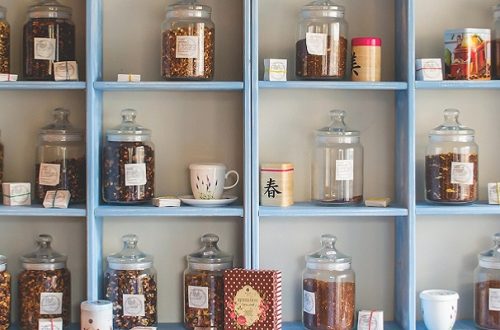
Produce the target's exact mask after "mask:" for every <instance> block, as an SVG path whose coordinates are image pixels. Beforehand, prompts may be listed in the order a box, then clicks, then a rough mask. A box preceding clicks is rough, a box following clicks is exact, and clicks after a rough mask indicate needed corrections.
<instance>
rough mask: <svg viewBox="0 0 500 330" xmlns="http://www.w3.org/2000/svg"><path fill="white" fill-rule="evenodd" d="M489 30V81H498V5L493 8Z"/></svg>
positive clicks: (499, 20) (499, 41) (499, 50)
mask: <svg viewBox="0 0 500 330" xmlns="http://www.w3.org/2000/svg"><path fill="white" fill-rule="evenodd" d="M493 18H494V20H493V28H492V29H491V79H496V80H498V79H500V4H498V5H496V6H495V7H493Z"/></svg>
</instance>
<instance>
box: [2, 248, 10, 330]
mask: <svg viewBox="0 0 500 330" xmlns="http://www.w3.org/2000/svg"><path fill="white" fill-rule="evenodd" d="M10 287H11V276H10V274H9V272H8V271H7V258H5V257H4V256H2V255H0V329H8V328H9V326H10V304H11V294H10Z"/></svg>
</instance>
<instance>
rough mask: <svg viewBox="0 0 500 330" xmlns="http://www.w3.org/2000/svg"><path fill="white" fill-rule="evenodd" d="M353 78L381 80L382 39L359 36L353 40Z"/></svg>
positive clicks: (354, 79)
mask: <svg viewBox="0 0 500 330" xmlns="http://www.w3.org/2000/svg"><path fill="white" fill-rule="evenodd" d="M351 44H352V47H351V52H352V54H351V64H352V65H351V71H352V75H351V80H352V81H380V76H381V60H382V39H380V38H375V37H358V38H352V40H351Z"/></svg>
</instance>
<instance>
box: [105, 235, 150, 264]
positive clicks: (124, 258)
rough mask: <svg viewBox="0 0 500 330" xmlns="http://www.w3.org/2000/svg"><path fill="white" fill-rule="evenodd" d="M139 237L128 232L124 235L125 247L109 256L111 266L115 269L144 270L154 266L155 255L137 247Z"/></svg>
mask: <svg viewBox="0 0 500 330" xmlns="http://www.w3.org/2000/svg"><path fill="white" fill-rule="evenodd" d="M138 240H139V238H138V237H137V235H134V234H128V235H124V236H123V237H122V241H123V249H122V250H121V251H120V252H118V253H115V254H112V255H110V256H108V258H107V260H108V265H109V268H111V269H115V270H143V269H148V268H152V267H153V257H152V256H151V255H149V254H145V253H144V252H142V251H141V250H139V249H138V248H137V242H138Z"/></svg>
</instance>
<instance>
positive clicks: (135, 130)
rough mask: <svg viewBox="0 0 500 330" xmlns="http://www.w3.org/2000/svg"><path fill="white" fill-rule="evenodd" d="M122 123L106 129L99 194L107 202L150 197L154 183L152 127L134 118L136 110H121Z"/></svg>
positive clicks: (146, 200)
mask: <svg viewBox="0 0 500 330" xmlns="http://www.w3.org/2000/svg"><path fill="white" fill-rule="evenodd" d="M121 115H122V123H121V124H120V125H119V126H117V127H115V128H112V129H109V130H108V131H107V133H106V139H107V141H106V144H105V145H104V151H103V162H104V163H103V166H102V171H103V172H102V182H103V183H102V185H103V186H102V194H103V199H104V201H105V202H107V203H113V204H136V203H145V202H148V201H151V200H152V199H153V197H154V187H155V156H154V145H153V142H151V130H149V129H147V128H144V127H142V126H141V125H139V124H137V123H136V122H135V117H136V111H135V110H133V109H125V110H122V112H121Z"/></svg>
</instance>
